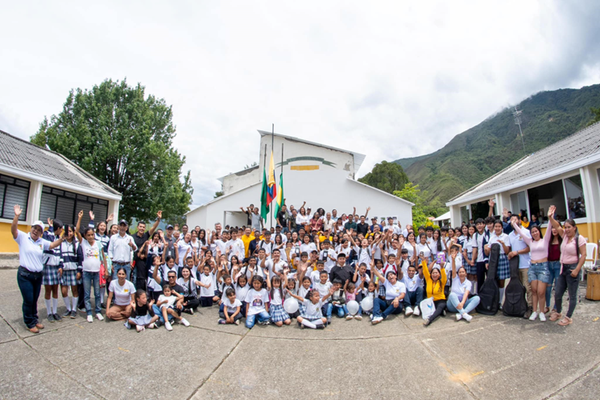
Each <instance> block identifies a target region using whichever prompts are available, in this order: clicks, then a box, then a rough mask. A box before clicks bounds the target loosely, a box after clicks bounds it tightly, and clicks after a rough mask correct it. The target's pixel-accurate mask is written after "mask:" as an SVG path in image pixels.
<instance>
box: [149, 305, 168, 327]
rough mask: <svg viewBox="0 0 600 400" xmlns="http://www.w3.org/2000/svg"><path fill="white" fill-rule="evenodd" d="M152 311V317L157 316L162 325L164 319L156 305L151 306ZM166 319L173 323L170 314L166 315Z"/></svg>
mask: <svg viewBox="0 0 600 400" xmlns="http://www.w3.org/2000/svg"><path fill="white" fill-rule="evenodd" d="M152 311H154V315H158V319H159V320H160V322H161V323H162V324H164V323H165V318H164V317H163V315H162V312H161V311H160V307H159V306H157V305H156V304H152ZM167 317H168V318H169V321H173V316H172V315H171V314H167Z"/></svg>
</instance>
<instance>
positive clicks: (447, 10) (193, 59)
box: [0, 0, 600, 204]
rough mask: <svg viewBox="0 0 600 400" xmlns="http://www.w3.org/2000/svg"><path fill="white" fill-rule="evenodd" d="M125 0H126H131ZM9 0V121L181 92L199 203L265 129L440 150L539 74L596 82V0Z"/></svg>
mask: <svg viewBox="0 0 600 400" xmlns="http://www.w3.org/2000/svg"><path fill="white" fill-rule="evenodd" d="M124 3H125V4H124ZM417 3H423V2H409V1H402V2H399V1H390V2H383V1H376V2H364V1H354V2H353V1H325V2H324V1H302V2H299V1H270V2H259V1H237V2H236V1H227V2H215V1H211V2H209V1H189V2H184V1H177V2H164V1H163V2H158V1H139V2H134V1H129V2H120V1H115V2H110V1H104V2H95V3H94V4H90V3H89V2H79V1H76V2H75V1H73V2H69V1H60V2H32V1H26V2H15V1H7V0H2V1H1V8H2V10H3V17H4V18H3V22H2V27H3V30H2V36H3V39H2V45H1V46H0V57H1V60H0V71H1V72H2V73H0V88H1V89H0V129H2V130H4V131H7V132H9V133H12V134H13V135H16V136H19V137H22V138H25V139H28V138H29V137H30V136H31V135H33V134H34V133H35V132H36V131H37V128H38V124H39V123H40V121H42V119H43V118H44V116H51V115H52V114H56V113H59V112H60V110H61V107H62V104H63V103H64V101H65V99H66V97H67V94H68V92H69V90H70V89H72V88H77V87H79V88H91V87H92V86H93V85H94V84H99V83H100V82H102V81H103V80H104V79H106V78H112V79H114V80H119V79H124V78H126V79H127V81H128V82H129V83H131V84H135V83H138V82H140V83H141V84H142V85H144V86H146V89H147V92H148V93H151V94H154V95H155V96H157V97H162V98H164V99H165V100H166V102H167V103H168V104H172V105H173V110H174V122H175V124H176V126H177V137H176V139H175V142H174V144H175V146H176V147H177V148H178V149H179V151H180V152H181V153H183V154H184V155H185V156H186V157H187V164H186V167H185V168H186V170H188V169H189V170H191V172H192V182H193V185H194V190H195V192H194V200H193V202H194V204H202V203H204V202H206V201H207V200H209V199H210V198H212V195H213V193H214V192H215V191H217V190H219V189H220V184H219V182H218V181H217V179H216V178H218V177H220V176H222V175H226V174H227V173H229V172H234V171H237V170H240V169H242V168H243V167H244V165H246V164H251V163H252V162H254V161H258V160H257V158H258V151H259V148H258V144H259V134H258V133H257V132H256V131H257V129H263V130H269V129H270V127H271V123H274V124H275V128H276V131H277V132H279V133H282V134H286V135H290V136H297V137H300V138H304V139H308V140H313V141H318V142H321V143H324V144H329V145H333V146H337V147H341V148H346V149H349V150H353V151H357V152H362V153H364V154H366V155H367V158H366V160H365V162H364V163H363V166H362V168H361V170H360V171H359V175H361V176H362V175H364V174H366V173H367V172H369V171H370V170H371V168H372V167H373V165H374V164H375V163H377V162H380V161H381V160H394V159H397V158H401V157H411V156H417V155H421V154H426V153H430V152H432V151H435V150H437V149H438V148H440V147H442V146H443V145H445V144H446V143H447V142H448V141H449V140H450V139H451V138H452V137H453V136H455V135H456V134H458V133H460V132H462V131H464V130H465V129H467V128H469V127H471V126H473V125H475V124H477V123H479V122H481V121H482V120H483V119H485V118H486V117H488V116H489V115H490V114H492V113H495V112H497V111H499V110H501V109H502V108H504V107H506V106H508V105H511V104H515V103H518V102H519V101H520V100H522V99H524V98H526V97H528V96H530V95H532V94H534V93H537V92H539V91H542V90H553V89H557V88H566V87H571V88H579V87H582V86H585V85H590V84H594V83H600V46H598V38H599V37H600V24H598V23H597V18H598V15H600V2H598V1H595V0H590V1H583V0H582V1H578V0H573V1H568V2H565V1H546V0H544V1H538V2H536V1H526V2H523V1H498V2H495V3H492V2H488V1H485V2H473V1H469V2H467V1H464V2H459V1H452V2H447V1H444V2H442V1H440V2H437V3H434V2H426V4H417Z"/></svg>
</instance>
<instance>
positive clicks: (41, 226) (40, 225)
mask: <svg viewBox="0 0 600 400" xmlns="http://www.w3.org/2000/svg"><path fill="white" fill-rule="evenodd" d="M31 226H32V227H34V226H39V227H40V228H42V230H44V228H45V225H44V223H43V222H42V221H39V220H38V221H35V222H34V223H33V224H31Z"/></svg>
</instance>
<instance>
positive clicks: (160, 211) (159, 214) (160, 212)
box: [156, 210, 162, 219]
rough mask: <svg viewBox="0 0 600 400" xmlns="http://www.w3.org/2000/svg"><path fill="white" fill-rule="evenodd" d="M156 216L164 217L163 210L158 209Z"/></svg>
mask: <svg viewBox="0 0 600 400" xmlns="http://www.w3.org/2000/svg"><path fill="white" fill-rule="evenodd" d="M156 216H157V217H158V219H162V210H158V212H157V213H156Z"/></svg>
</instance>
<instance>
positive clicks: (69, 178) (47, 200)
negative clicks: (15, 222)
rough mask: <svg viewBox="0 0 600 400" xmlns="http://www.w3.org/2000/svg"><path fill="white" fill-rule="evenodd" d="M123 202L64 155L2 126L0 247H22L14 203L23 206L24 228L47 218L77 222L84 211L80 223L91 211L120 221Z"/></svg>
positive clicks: (7, 249) (101, 217)
mask: <svg viewBox="0 0 600 400" xmlns="http://www.w3.org/2000/svg"><path fill="white" fill-rule="evenodd" d="M120 201H121V194H119V192H117V191H115V190H114V189H112V188H111V187H109V186H108V185H106V184H105V183H103V182H101V181H100V180H98V179H96V178H95V177H94V176H92V175H91V174H89V173H88V172H86V171H84V170H83V169H81V168H80V167H78V166H77V165H75V164H74V163H73V162H71V161H69V160H68V159H67V158H65V157H64V156H63V155H61V154H59V153H56V152H54V151H51V150H48V149H45V148H43V147H39V146H37V145H34V144H32V143H30V142H28V141H25V140H22V139H19V138H17V137H15V136H12V135H10V134H9V133H7V132H4V131H1V130H0V252H16V251H18V247H17V245H16V243H15V241H14V240H12V236H11V234H10V224H11V222H12V219H13V217H14V212H13V208H14V206H15V204H19V205H20V206H21V208H22V209H23V213H22V214H21V218H20V222H19V224H20V225H23V227H20V229H25V226H29V225H31V224H32V223H33V221H36V220H42V221H44V222H46V220H47V219H48V218H52V219H54V218H58V219H60V220H61V221H62V222H63V223H65V224H73V223H75V222H76V215H77V213H78V212H79V211H80V210H84V212H85V213H84V214H85V215H84V218H83V221H82V226H85V225H87V223H88V222H89V211H93V212H94V214H95V215H96V220H97V221H100V220H104V219H106V217H107V216H108V215H110V214H114V215H115V216H114V218H115V220H117V218H118V212H119V203H120ZM84 224H85V225H84Z"/></svg>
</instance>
